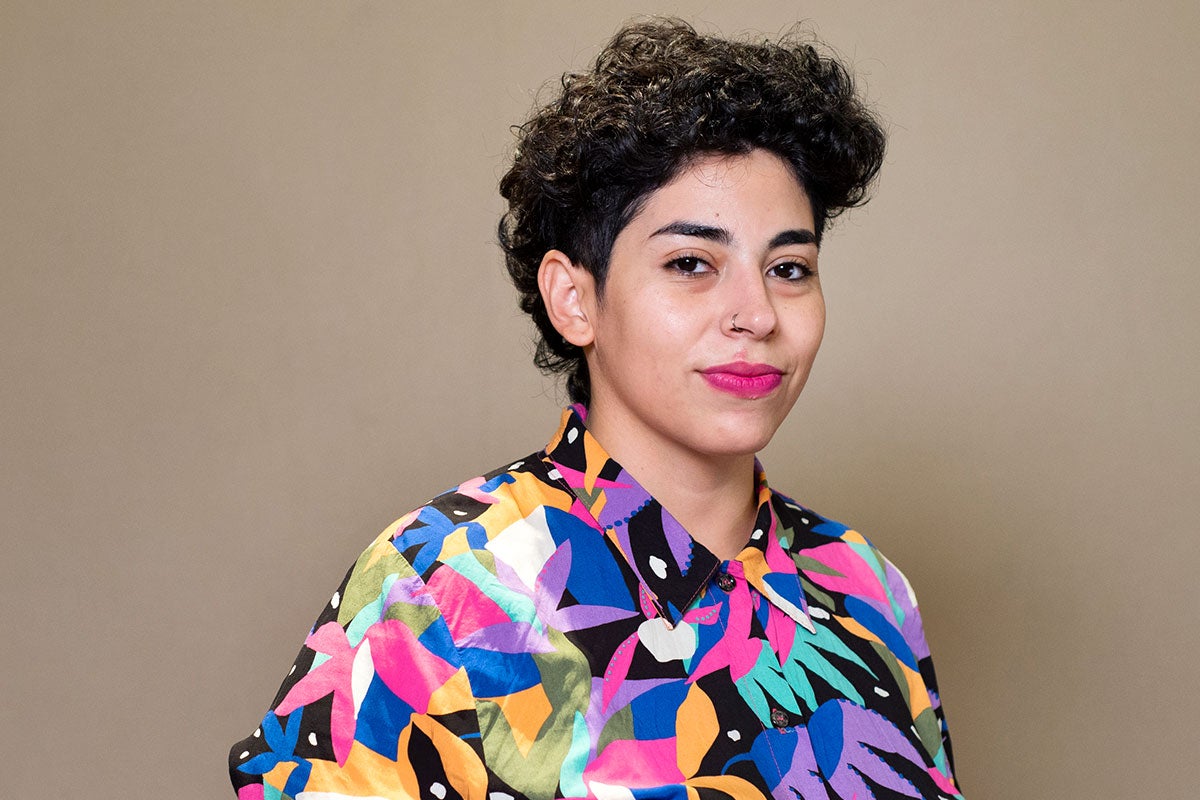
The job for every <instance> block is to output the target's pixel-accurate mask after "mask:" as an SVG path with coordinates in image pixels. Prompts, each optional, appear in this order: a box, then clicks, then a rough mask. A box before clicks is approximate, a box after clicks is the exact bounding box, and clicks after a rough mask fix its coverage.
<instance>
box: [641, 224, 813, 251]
mask: <svg viewBox="0 0 1200 800" xmlns="http://www.w3.org/2000/svg"><path fill="white" fill-rule="evenodd" d="M663 235H671V236H695V237H698V238H700V239H708V240H709V241H710V242H716V243H717V244H729V243H730V242H732V241H733V237H732V236H731V235H730V234H729V231H727V230H725V229H724V228H718V227H716V226H713V225H704V224H702V223H699V222H685V221H682V220H680V221H677V222H672V223H670V224H668V225H664V226H662V227H661V228H659V229H658V230H656V231H655V232H654V233H652V234H650V238H653V237H655V236H663ZM816 243H817V235H816V234H815V233H813V232H812V231H810V230H808V229H807V228H794V229H791V230H786V231H780V232H779V233H777V234H775V237H774V238H773V239H771V242H770V244H768V245H767V249H768V250H774V249H775V248H776V247H783V246H784V245H789V244H816Z"/></svg>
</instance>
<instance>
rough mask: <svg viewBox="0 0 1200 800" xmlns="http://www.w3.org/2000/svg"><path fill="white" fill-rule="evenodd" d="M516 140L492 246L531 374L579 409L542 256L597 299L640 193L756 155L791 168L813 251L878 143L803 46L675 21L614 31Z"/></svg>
mask: <svg viewBox="0 0 1200 800" xmlns="http://www.w3.org/2000/svg"><path fill="white" fill-rule="evenodd" d="M516 132H517V145H516V151H515V154H514V156H513V164H512V167H511V169H509V171H508V172H507V173H506V174H505V175H504V177H503V178H502V179H501V181H500V194H501V195H502V196H503V197H504V199H505V200H507V201H508V210H507V211H506V212H505V213H504V215H503V216H502V217H501V219H500V225H499V239H500V245H501V247H502V248H503V249H504V255H505V261H506V265H507V267H508V272H509V276H510V277H511V278H512V281H513V284H514V285H515V286H516V289H517V292H518V294H519V296H520V306H521V309H522V310H523V311H524V312H525V313H527V314H529V315H530V316H531V317H532V318H533V321H534V323H535V325H536V326H537V329H538V333H539V334H540V336H539V339H538V341H537V350H536V353H535V355H534V363H535V364H536V365H537V366H538V367H539V368H541V369H542V370H543V371H544V372H547V373H551V374H553V373H566V374H567V393H568V395H569V396H570V398H571V400H572V401H573V402H579V403H584V404H587V403H588V402H590V399H591V387H590V381H589V378H588V372H587V362H586V361H585V360H584V355H583V350H582V349H581V348H579V347H576V346H575V345H573V344H570V343H569V342H566V341H564V340H563V338H562V337H561V336H560V335H559V334H558V332H557V331H556V330H555V329H554V326H553V325H552V324H551V322H550V317H549V315H548V314H547V312H546V307H545V304H544V303H543V301H542V297H541V294H540V292H539V290H538V268H539V266H540V265H541V261H542V257H543V256H544V255H545V254H546V253H547V252H548V251H550V250H560V251H562V252H563V253H564V254H566V256H567V257H568V258H570V259H571V261H572V262H574V263H576V264H579V265H581V266H582V267H583V268H585V269H586V270H587V271H588V272H589V273H591V275H592V276H593V277H594V278H595V281H596V285H597V287H598V288H597V291H599V292H601V293H602V292H603V287H604V280H605V276H606V274H607V271H608V262H609V256H610V254H611V252H612V246H613V242H614V240H615V239H616V237H617V235H618V234H619V233H620V232H621V230H622V229H624V227H625V226H626V225H628V224H629V222H630V221H631V220H632V219H633V217H634V216H636V215H637V213H638V211H639V210H640V208H641V207H642V205H643V204H644V203H645V200H646V199H647V198H648V197H649V195H650V194H651V193H653V192H654V191H655V190H656V189H658V188H660V187H662V186H664V185H665V184H667V183H669V182H670V181H671V180H672V179H673V178H674V177H676V176H677V175H678V174H679V173H680V172H681V171H683V170H684V169H686V168H687V166H688V165H689V164H690V163H691V162H692V161H694V160H695V159H696V158H698V157H700V156H703V155H707V154H714V153H715V154H745V153H749V152H750V151H751V150H753V149H756V148H763V149H765V150H768V151H770V152H773V153H775V154H776V155H778V156H779V157H780V158H782V159H783V160H784V161H785V162H787V163H788V164H789V165H790V166H791V167H792V169H793V170H794V171H795V174H796V177H797V179H798V181H799V183H800V185H801V186H802V187H803V188H804V190H805V192H806V193H807V195H808V199H809V202H810V203H811V204H812V209H813V216H814V219H815V224H816V231H815V233H816V236H817V242H818V244H819V243H820V241H821V234H822V232H823V231H824V228H825V224H826V222H827V221H828V220H829V219H831V218H833V217H836V216H837V215H838V214H840V213H841V212H842V211H843V210H845V209H847V208H850V207H852V206H856V205H861V204H862V203H864V202H866V200H867V196H868V190H869V189H870V187H871V184H872V182H873V181H874V178H875V175H876V174H877V173H878V171H879V167H880V165H881V164H882V162H883V154H884V146H885V135H884V132H883V129H882V127H881V125H880V123H879V121H878V120H877V119H876V117H875V115H874V114H873V113H872V112H871V110H870V109H869V108H868V107H867V105H866V103H865V102H864V100H863V98H861V97H860V96H859V95H858V93H857V91H856V89H855V86H854V81H853V78H852V77H851V75H850V73H849V71H848V70H847V68H846V67H845V66H844V65H843V64H842V63H841V62H840V61H839V60H838V59H837V58H835V57H833V56H831V55H827V54H824V53H822V52H821V51H820V49H818V45H817V44H816V43H814V41H813V39H812V37H811V36H805V35H803V34H802V33H800V32H793V33H791V34H788V35H786V36H784V37H783V38H781V39H780V40H779V41H776V42H771V41H763V42H749V41H744V42H743V41H730V40H726V39H721V38H718V37H715V36H706V35H702V34H699V33H697V32H696V31H695V29H693V28H692V27H691V26H690V25H688V24H687V23H686V22H683V21H682V20H678V19H652V20H648V21H640V22H636V23H632V24H629V25H627V26H626V27H624V28H622V29H621V30H620V31H618V32H617V34H616V35H615V36H614V37H613V38H612V40H611V41H610V42H609V43H608V44H607V45H606V46H605V48H604V49H603V50H602V51H601V52H600V55H599V56H598V57H597V58H596V63H595V65H594V66H593V67H592V69H591V70H589V71H587V72H579V73H567V74H565V75H563V77H562V91H561V92H559V93H558V94H557V96H556V97H555V98H554V99H553V100H551V101H550V102H548V103H546V104H545V105H543V106H541V107H540V108H537V109H536V110H535V111H534V113H533V115H532V116H531V117H530V118H529V119H528V120H527V121H526V122H525V124H524V125H521V126H520V127H519V128H517V129H516Z"/></svg>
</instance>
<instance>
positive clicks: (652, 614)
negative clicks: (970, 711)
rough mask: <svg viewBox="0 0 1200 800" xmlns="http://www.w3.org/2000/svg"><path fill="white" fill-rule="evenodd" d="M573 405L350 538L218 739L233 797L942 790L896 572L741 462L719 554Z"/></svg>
mask: <svg viewBox="0 0 1200 800" xmlns="http://www.w3.org/2000/svg"><path fill="white" fill-rule="evenodd" d="M585 420H586V410H585V409H584V408H583V407H581V406H574V407H572V408H569V409H567V410H566V411H564V413H563V416H562V422H561V425H560V427H559V429H558V431H557V432H556V433H555V435H554V437H553V438H552V439H551V441H550V443H549V444H548V445H547V447H546V449H545V450H543V451H541V452H538V453H535V454H533V455H531V456H529V457H527V458H524V459H521V460H519V461H516V462H513V463H511V464H510V465H508V466H506V467H504V468H502V469H499V470H496V471H493V472H491V473H489V474H487V475H484V476H482V477H479V478H474V479H472V480H469V481H466V482H464V483H462V484H460V485H459V486H458V487H457V488H456V489H454V490H452V491H449V492H446V493H445V494H442V495H440V496H439V497H437V498H435V499H434V500H433V501H431V502H430V503H429V504H427V505H424V506H422V507H421V508H418V509H416V510H415V511H412V512H410V513H409V514H406V515H405V516H404V517H402V518H401V519H399V520H398V521H397V522H395V523H393V524H392V525H390V526H388V528H387V529H386V530H384V532H383V533H382V534H380V536H379V538H377V539H376V540H375V542H374V543H373V544H371V546H370V547H368V548H367V549H366V551H364V552H363V554H362V555H361V556H360V557H359V559H358V561H357V563H355V565H354V566H353V568H352V569H351V570H350V572H349V574H348V575H347V576H346V578H345V580H344V581H343V582H342V584H341V586H340V587H339V588H338V589H337V591H336V592H335V593H334V594H333V596H332V598H331V600H330V602H329V604H328V605H327V606H326V608H325V610H324V611H323V613H322V614H321V616H320V617H319V618H318V620H317V622H316V624H315V625H314V627H313V630H312V632H311V633H310V635H309V636H308V638H307V639H306V640H305V643H304V646H303V647H302V648H301V651H300V654H299V656H298V657H297V659H296V662H295V664H294V666H293V667H292V669H291V671H290V672H289V673H288V675H287V677H286V678H285V680H284V682H283V685H282V686H281V687H280V690H279V693H278V695H277V696H276V698H275V701H274V703H272V706H271V710H270V711H269V712H267V714H266V716H265V718H264V719H263V721H262V723H261V724H260V726H259V727H258V728H257V729H256V730H255V731H254V732H253V733H252V734H251V735H250V736H248V737H247V738H246V739H244V740H242V741H241V742H238V743H237V744H235V745H234V747H233V748H232V750H231V752H230V775H231V777H232V780H233V784H234V787H235V789H236V790H237V793H238V797H239V798H240V800H259V798H263V799H264V800H267V799H268V798H279V797H290V798H311V799H312V800H317V799H318V798H322V799H327V798H337V797H386V798H418V797H421V798H436V800H446V799H447V798H457V797H469V798H489V800H504V799H505V798H519V797H528V798H538V799H540V798H554V797H595V798H601V800H606V799H607V798H631V797H633V798H680V799H681V800H682V798H718V797H735V798H768V797H770V798H780V800H782V798H788V799H789V800H796V798H802V799H803V800H815V799H818V798H819V800H828V798H844V799H845V800H849V799H850V798H856V799H857V800H865V799H866V798H899V797H905V798H913V797H916V798H953V797H960V796H961V795H960V794H959V792H958V789H957V788H956V785H955V782H954V777H953V771H952V770H953V768H952V760H951V755H950V742H949V734H948V732H947V728H946V723H945V718H944V716H943V714H942V710H941V703H940V701H939V698H938V694H937V686H936V681H935V678H934V671H933V664H932V661H931V659H930V655H929V650H928V647H927V646H926V643H925V637H924V632H923V629H922V624H921V617H920V614H919V613H918V610H917V605H916V601H915V599H914V596H913V593H912V589H911V587H910V586H909V584H908V582H907V581H906V580H905V578H904V576H903V575H902V574H901V573H900V572H899V570H897V569H896V568H895V567H894V566H893V565H892V564H891V563H890V562H889V561H888V560H887V559H885V558H884V557H883V556H882V555H881V554H880V553H879V551H878V550H877V549H876V548H875V547H873V546H872V545H871V544H870V542H868V541H867V540H866V539H865V538H864V537H863V536H862V535H860V534H858V533H856V532H855V531H853V530H850V529H848V528H846V527H845V526H843V525H841V524H839V523H836V522H834V521H832V520H829V519H826V518H824V517H822V516H820V515H819V514H816V513H814V512H813V511H811V510H809V509H806V508H804V507H802V506H800V505H798V504H796V503H794V502H793V501H792V500H790V499H788V498H787V497H785V496H783V495H781V494H779V493H777V492H774V491H773V490H772V489H770V488H769V487H768V485H767V482H766V478H765V476H764V474H763V472H762V470H761V467H758V468H757V470H756V473H757V474H756V482H757V483H756V485H757V498H758V512H757V517H756V520H755V526H754V528H753V530H750V531H747V532H746V535H747V545H746V547H745V549H743V550H742V552H741V553H740V554H739V555H738V557H737V558H735V559H733V560H729V561H722V560H721V559H719V558H717V557H716V556H715V555H713V554H712V553H711V552H710V551H709V550H707V549H706V548H705V547H703V546H702V545H700V544H699V543H698V542H696V541H695V540H693V539H692V537H691V536H690V535H689V534H688V533H687V531H685V530H684V529H683V527H682V526H681V525H680V524H679V523H678V522H677V521H676V520H675V519H674V517H672V516H671V515H670V513H669V512H667V511H666V510H665V509H664V508H663V507H662V506H661V505H660V504H659V503H658V501H656V500H655V499H654V498H653V497H651V496H650V495H649V494H648V493H647V492H646V491H645V490H644V489H643V488H642V487H641V485H640V484H639V483H638V482H637V480H636V479H635V478H634V476H632V475H630V474H629V473H628V472H626V471H625V470H624V469H623V468H622V467H621V465H620V464H618V463H617V462H616V461H615V460H613V459H612V458H611V457H609V455H608V454H607V453H606V452H605V451H604V449H603V448H602V447H601V445H600V443H599V442H597V441H596V439H595V438H593V437H592V435H591V434H590V433H589V432H588V431H587V428H586V424H585ZM756 467H757V465H756Z"/></svg>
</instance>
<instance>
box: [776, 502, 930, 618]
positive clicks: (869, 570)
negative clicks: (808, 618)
mask: <svg viewBox="0 0 1200 800" xmlns="http://www.w3.org/2000/svg"><path fill="white" fill-rule="evenodd" d="M772 495H773V496H772V505H773V508H774V510H775V513H776V516H777V518H778V519H779V523H780V526H781V528H782V529H783V530H782V532H781V537H780V538H781V542H782V543H786V544H785V546H786V547H787V548H788V550H789V552H790V554H791V555H792V558H793V559H794V560H795V561H796V565H797V567H798V568H799V569H800V572H801V577H802V579H804V580H806V581H808V582H811V584H812V585H814V587H816V588H818V589H823V590H825V591H827V592H835V593H837V594H838V595H842V596H843V597H844V598H845V599H844V600H843V601H842V603H843V605H844V604H845V603H846V602H849V603H850V605H852V606H855V607H861V606H862V605H866V606H869V607H871V608H874V609H876V610H878V612H880V613H882V614H886V615H887V616H889V617H892V618H894V619H895V622H896V624H897V625H898V626H899V627H901V628H904V627H906V623H907V626H908V627H911V625H912V618H913V617H915V616H916V608H917V600H916V595H915V593H914V592H913V588H912V585H911V584H910V583H909V581H908V578H906V577H905V575H904V573H903V572H902V571H901V570H900V568H899V567H897V566H896V565H895V564H894V563H893V562H892V561H891V560H890V559H888V557H887V556H885V555H884V553H883V551H881V550H880V549H879V548H878V547H876V546H875V544H874V543H873V542H872V541H871V540H870V539H869V538H867V537H866V536H865V535H864V534H862V533H860V532H859V531H858V530H856V529H855V528H853V527H851V526H849V525H846V524H844V523H842V522H838V521H837V520H835V519H832V518H831V517H827V516H824V515H823V514H820V513H818V512H816V511H814V510H813V509H811V508H808V507H806V506H803V505H801V504H799V503H797V502H796V501H794V500H792V499H791V498H790V497H788V496H786V495H783V494H780V493H778V492H774V491H773V492H772Z"/></svg>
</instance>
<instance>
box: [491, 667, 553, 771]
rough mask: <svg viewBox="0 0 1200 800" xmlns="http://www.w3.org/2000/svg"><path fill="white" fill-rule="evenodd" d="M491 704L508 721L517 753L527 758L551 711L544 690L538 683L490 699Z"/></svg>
mask: <svg viewBox="0 0 1200 800" xmlns="http://www.w3.org/2000/svg"><path fill="white" fill-rule="evenodd" d="M492 702H494V703H495V704H496V705H497V706H499V707H500V711H501V713H503V714H504V718H505V719H506V720H508V727H509V729H510V730H511V731H512V737H513V742H515V743H516V745H517V751H518V752H519V753H520V754H521V757H522V758H529V750H530V748H531V747H533V743H534V742H535V741H537V736H538V733H539V732H540V731H541V730H542V726H543V725H545V724H546V720H547V719H549V718H550V712H551V711H553V708H552V707H551V705H550V700H549V698H547V697H546V690H545V689H544V688H542V685H541V684H540V683H539V684H537V685H534V686H530V687H529V688H528V689H522V690H521V691H519V692H516V693H514V694H510V695H507V696H504V697H496V698H492Z"/></svg>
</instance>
